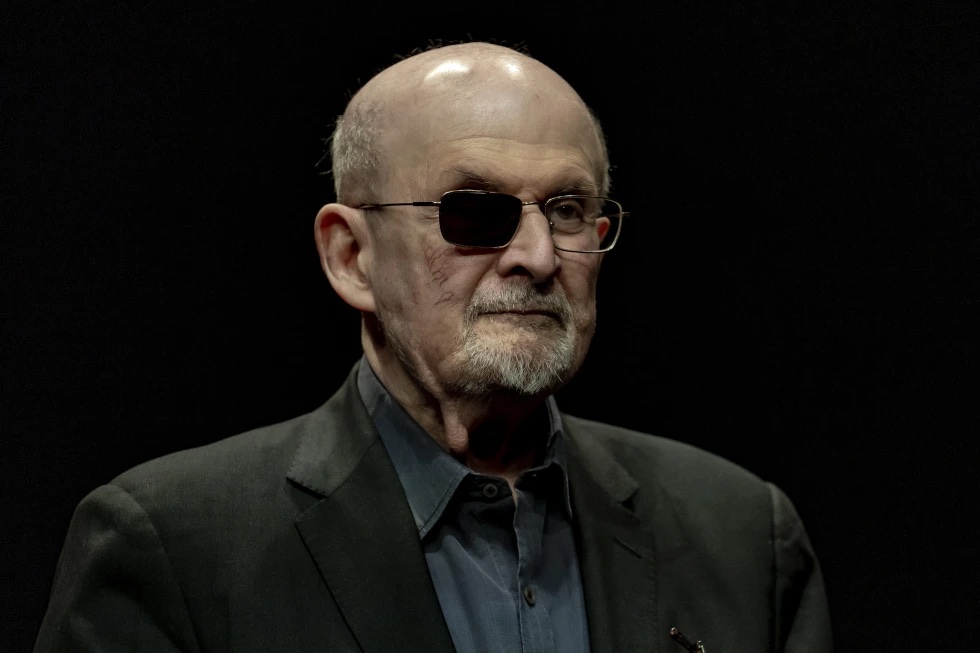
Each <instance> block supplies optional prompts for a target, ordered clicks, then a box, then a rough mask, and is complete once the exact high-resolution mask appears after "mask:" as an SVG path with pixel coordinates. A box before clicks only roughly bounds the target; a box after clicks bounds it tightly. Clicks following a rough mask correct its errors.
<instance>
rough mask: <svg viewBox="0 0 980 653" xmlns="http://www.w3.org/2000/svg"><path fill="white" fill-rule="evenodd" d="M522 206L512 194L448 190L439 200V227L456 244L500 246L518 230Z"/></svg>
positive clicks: (448, 239)
mask: <svg viewBox="0 0 980 653" xmlns="http://www.w3.org/2000/svg"><path fill="white" fill-rule="evenodd" d="M522 208H523V207H522V206H521V201H520V200H519V199H517V198H516V197H514V196H512V195H504V194H502V193H487V192H484V191H475V190H474V191H468V190H457V191H450V192H448V193H446V194H445V195H443V196H442V199H441V203H440V204H439V229H440V230H441V231H442V237H443V238H445V239H446V241H447V242H450V243H453V244H455V245H463V246H466V247H503V246H504V245H506V244H507V243H509V242H510V239H511V238H512V237H513V236H514V232H516V231H517V225H518V223H519V222H520V220H521V210H522Z"/></svg>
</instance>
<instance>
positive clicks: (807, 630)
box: [769, 484, 833, 653]
mask: <svg viewBox="0 0 980 653" xmlns="http://www.w3.org/2000/svg"><path fill="white" fill-rule="evenodd" d="M769 491H770V494H771V495H772V510H773V516H772V524H773V548H774V553H775V556H774V564H775V586H774V597H773V598H774V601H773V603H774V605H775V619H774V628H775V633H774V638H773V641H774V642H775V643H776V650H778V651H784V652H785V653H831V652H832V651H833V636H832V632H831V626H830V611H829V609H828V606H827V596H826V593H825V591H824V584H823V575H822V574H821V571H820V563H819V562H818V561H817V557H816V554H815V553H814V551H813V547H812V546H811V544H810V539H809V538H808V537H807V534H806V530H805V529H804V527H803V522H802V520H801V519H800V517H799V515H798V514H797V513H796V509H795V508H794V507H793V503H792V502H791V501H790V500H789V497H787V496H786V494H785V493H783V491H782V490H780V489H779V488H778V487H776V486H775V485H772V484H769Z"/></svg>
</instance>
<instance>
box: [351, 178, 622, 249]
mask: <svg viewBox="0 0 980 653" xmlns="http://www.w3.org/2000/svg"><path fill="white" fill-rule="evenodd" d="M457 193H467V194H474V195H506V196H507V197H513V198H514V199H515V200H517V201H518V202H520V203H521V215H520V216H518V218H517V226H515V227H514V233H512V234H511V236H510V240H508V241H507V242H506V243H504V244H503V245H464V244H462V243H454V242H453V241H451V240H449V239H447V238H446V236H445V235H444V232H443V230H442V220H443V218H442V212H441V211H440V213H439V233H440V234H442V237H443V240H445V241H446V242H447V243H449V244H450V245H453V246H455V247H465V248H469V249H504V248H505V247H507V246H509V245H510V244H511V243H512V242H513V241H514V237H515V236H517V232H518V230H520V228H521V220H523V219H524V207H525V206H538V207H540V208H541V213H542V215H544V216H545V218H546V219H547V217H548V213H547V206H548V204H549V203H551V202H554V201H557V200H563V199H569V198H572V197H582V198H586V199H592V200H602V201H604V202H609V203H611V204H614V205H615V206H617V207H619V220H618V221H617V222H616V233H614V234H613V238H612V242H610V243H609V245H608V246H606V247H604V248H602V249H586V250H582V249H568V248H566V247H559V246H558V244H557V243H555V242H554V234H555V225H554V223H553V222H552V221H551V220H548V226H549V227H550V228H551V242H552V244H553V245H554V246H555V249H557V250H560V251H562V252H573V253H577V254H604V253H606V252H608V251H609V250H611V249H612V248H613V247H615V246H616V243H617V242H618V241H619V234H620V233H622V230H623V218H625V217H627V216H628V215H629V212H627V211H624V210H623V205H622V204H620V203H619V202H617V201H616V200H611V199H609V198H608V197H601V196H599V195H581V194H577V193H572V194H568V195H556V196H555V197H549V198H548V199H546V200H543V201H530V202H525V201H524V200H522V199H521V198H519V197H516V196H514V195H508V194H507V193H497V192H493V191H485V190H468V189H459V190H450V191H446V192H445V193H443V194H442V197H441V198H440V199H439V200H438V201H428V202H385V203H383V204H362V205H361V206H356V207H354V208H356V209H361V210H365V211H368V210H373V209H383V208H386V207H389V206H429V207H431V206H435V207H439V206H440V205H441V204H442V201H443V199H444V198H445V197H446V195H450V194H457Z"/></svg>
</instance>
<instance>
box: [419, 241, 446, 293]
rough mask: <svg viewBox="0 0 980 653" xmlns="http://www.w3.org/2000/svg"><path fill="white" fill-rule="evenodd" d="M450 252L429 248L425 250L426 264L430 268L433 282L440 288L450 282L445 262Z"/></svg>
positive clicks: (443, 249)
mask: <svg viewBox="0 0 980 653" xmlns="http://www.w3.org/2000/svg"><path fill="white" fill-rule="evenodd" d="M448 251H449V250H448V249H445V248H440V249H436V248H434V247H428V248H426V249H424V250H423V255H424V256H425V263H426V265H427V266H428V268H429V272H430V273H431V274H432V280H433V281H435V282H436V284H437V285H439V286H442V285H443V284H445V283H446V282H447V281H449V273H448V272H447V271H446V266H445V260H444V257H445V256H446V253H447V252H448Z"/></svg>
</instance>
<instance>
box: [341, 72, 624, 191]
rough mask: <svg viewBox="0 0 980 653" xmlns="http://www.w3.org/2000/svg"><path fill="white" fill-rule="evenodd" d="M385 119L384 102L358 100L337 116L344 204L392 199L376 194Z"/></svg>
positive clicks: (605, 173)
mask: <svg viewBox="0 0 980 653" xmlns="http://www.w3.org/2000/svg"><path fill="white" fill-rule="evenodd" d="M520 54H523V53H520ZM525 56H527V55H525ZM583 106H584V107H585V109H586V111H587V112H588V115H589V121H590V123H591V124H592V128H593V129H594V130H595V136H596V140H597V141H598V143H599V148H600V157H599V162H600V164H599V169H597V170H596V171H595V178H596V181H597V185H598V187H599V189H600V194H602V195H608V193H609V188H610V185H611V180H610V177H609V152H608V149H607V147H606V137H605V134H604V133H603V131H602V126H601V125H600V124H599V119H598V118H597V117H596V115H595V113H593V111H592V109H590V108H589V107H588V106H587V105H585V104H584V102H583ZM385 122H386V121H385V110H384V107H383V106H382V105H381V104H378V103H374V102H364V101H356V100H355V101H353V102H351V103H350V105H348V107H347V109H346V111H345V112H344V114H343V115H342V116H338V117H337V121H336V123H335V125H334V131H333V134H332V135H331V137H330V160H331V164H332V167H331V174H332V175H333V183H334V193H335V194H336V197H337V201H338V202H340V203H341V204H346V205H347V206H358V205H359V204H368V203H374V202H382V201H387V200H388V198H381V197H376V196H375V195H374V189H376V188H380V187H382V185H383V182H384V181H385V179H386V175H387V171H386V170H385V169H384V159H385V156H384V152H383V151H382V150H383V147H382V134H383V132H384V129H385Z"/></svg>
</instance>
